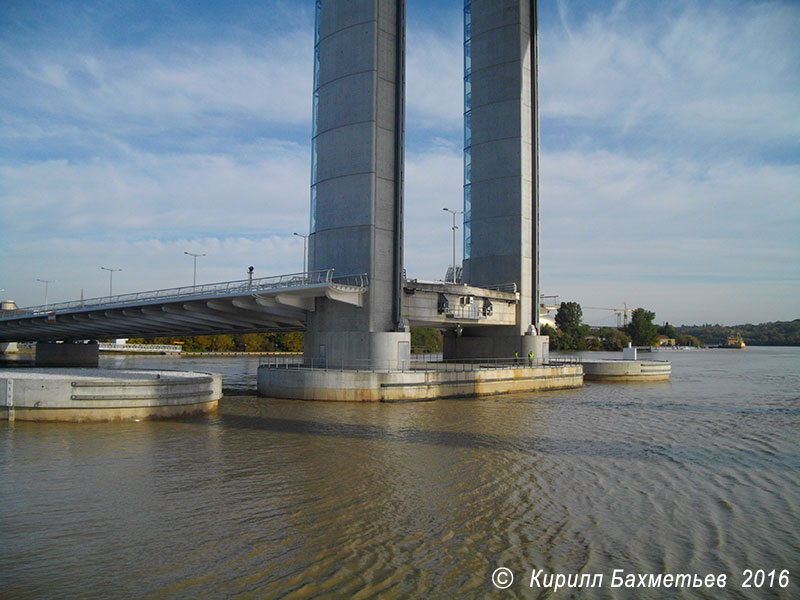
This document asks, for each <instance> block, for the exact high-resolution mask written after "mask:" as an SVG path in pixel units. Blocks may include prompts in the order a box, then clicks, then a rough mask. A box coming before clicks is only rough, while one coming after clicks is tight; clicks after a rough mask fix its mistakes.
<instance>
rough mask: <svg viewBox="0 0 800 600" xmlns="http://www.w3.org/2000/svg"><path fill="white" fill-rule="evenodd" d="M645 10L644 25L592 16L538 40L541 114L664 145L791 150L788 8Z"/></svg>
mask: <svg viewBox="0 0 800 600" xmlns="http://www.w3.org/2000/svg"><path fill="white" fill-rule="evenodd" d="M563 5H564V3H560V6H563ZM651 11H652V14H651V15H649V17H650V18H649V19H648V20H647V21H642V20H633V16H632V15H634V14H635V13H633V11H630V12H629V13H626V12H625V11H620V10H611V11H609V12H607V13H603V12H600V11H596V12H592V13H591V15H590V16H589V18H588V19H586V20H585V21H583V22H581V23H578V24H572V25H566V26H565V28H564V30H563V31H556V30H548V31H544V32H542V39H541V40H540V57H541V65H540V74H541V80H542V82H541V99H542V116H543V117H544V118H554V119H558V120H559V122H561V123H570V124H571V125H572V126H575V125H579V126H580V127H581V128H586V130H587V131H588V132H589V133H590V132H591V131H592V130H594V131H598V130H600V131H602V130H603V129H606V130H610V131H613V132H615V134H616V135H621V136H626V135H634V134H635V135H638V136H644V137H646V138H651V139H653V138H657V139H661V140H662V142H663V143H666V144H670V145H671V144H674V143H676V141H678V140H682V141H683V143H686V142H687V141H689V142H691V143H694V144H697V143H702V144H704V145H708V144H719V143H720V142H721V141H723V140H731V141H735V142H749V143H752V142H757V143H759V144H764V143H771V144H778V145H781V146H783V147H786V146H788V145H791V146H793V145H795V144H796V140H797V139H798V135H799V134H800V113H798V111H797V110H796V107H797V105H798V103H799V102H800V95H798V87H797V84H798V77H797V73H798V70H800V46H798V45H797V43H796V42H795V40H796V39H797V38H798V36H800V8H798V6H797V5H796V4H791V3H780V2H775V3H747V4H742V5H741V6H737V8H735V9H734V8H732V7H731V6H729V5H728V4H723V5H720V4H712V5H708V6H705V5H701V4H698V5H695V4H694V3H688V2H683V3H677V4H676V3H666V4H663V5H659V4H656V5H653V6H652V7H651ZM564 18H565V19H567V20H568V17H567V16H564ZM590 134H591V133H590ZM718 150H722V149H721V148H718ZM726 150H727V149H726Z"/></svg>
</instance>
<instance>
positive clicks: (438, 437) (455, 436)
mask: <svg viewBox="0 0 800 600" xmlns="http://www.w3.org/2000/svg"><path fill="white" fill-rule="evenodd" d="M219 423H220V424H221V425H222V426H224V427H230V428H237V429H251V430H260V431H267V432H271V433H276V434H290V435H304V436H315V437H329V438H342V439H350V440H369V441H383V442H394V443H404V444H426V445H434V446H441V447H446V448H465V449H477V450H493V451H500V452H503V451H506V452H516V453H522V454H528V455H549V456H578V457H585V458H600V459H621V460H635V461H646V462H653V463H675V464H683V463H690V464H695V465H700V466H705V467H737V468H742V467H744V468H750V469H760V470H775V471H783V470H797V469H800V454H796V453H794V454H782V455H781V456H779V457H778V456H775V455H772V454H769V453H767V452H757V451H752V450H746V449H741V450H724V449H714V448H708V447H698V446H685V445H683V446H677V445H661V444H649V443H644V442H635V443H634V442H620V441H603V440H589V439H571V440H561V439H555V438H548V437H538V438H533V437H518V438H512V437H504V436H498V435H495V434H487V433H472V432H464V431H439V430H424V429H412V428H391V427H384V426H380V425H373V424H356V423H337V422H327V421H316V420H309V419H292V418H283V417H266V416H242V415H232V414H225V413H220V414H219Z"/></svg>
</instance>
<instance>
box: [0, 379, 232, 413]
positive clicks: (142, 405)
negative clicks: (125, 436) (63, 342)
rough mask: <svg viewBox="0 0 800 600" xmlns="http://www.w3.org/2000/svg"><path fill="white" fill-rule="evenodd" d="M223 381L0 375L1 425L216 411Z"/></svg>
mask: <svg viewBox="0 0 800 600" xmlns="http://www.w3.org/2000/svg"><path fill="white" fill-rule="evenodd" d="M221 397H222V376H221V375H218V374H216V373H201V372H187V371H140V370H116V369H94V368H92V369H63V368H62V369H18V370H16V369H15V370H0V420H17V421H126V420H144V419H165V418H172V417H182V416H189V415H193V414H201V413H206V412H212V411H214V410H216V408H217V403H218V401H219V399H220V398H221Z"/></svg>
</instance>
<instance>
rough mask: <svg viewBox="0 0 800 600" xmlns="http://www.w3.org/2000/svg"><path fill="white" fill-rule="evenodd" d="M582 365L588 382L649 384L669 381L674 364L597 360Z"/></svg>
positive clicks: (665, 362)
mask: <svg viewBox="0 0 800 600" xmlns="http://www.w3.org/2000/svg"><path fill="white" fill-rule="evenodd" d="M581 364H582V365H583V372H584V377H585V379H586V381H603V382H608V383H624V382H630V383H648V382H651V381H653V382H655V381H669V377H670V374H671V373H672V364H671V363H669V362H667V361H649V360H597V361H584V362H582V363H581Z"/></svg>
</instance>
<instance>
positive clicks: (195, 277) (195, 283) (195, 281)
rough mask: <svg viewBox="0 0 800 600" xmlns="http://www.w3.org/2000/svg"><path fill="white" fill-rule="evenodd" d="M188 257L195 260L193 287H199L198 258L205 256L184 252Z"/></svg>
mask: <svg viewBox="0 0 800 600" xmlns="http://www.w3.org/2000/svg"><path fill="white" fill-rule="evenodd" d="M184 254H186V255H187V256H191V257H192V258H194V276H193V277H192V287H197V257H198V256H205V254H195V253H194V252H184Z"/></svg>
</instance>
